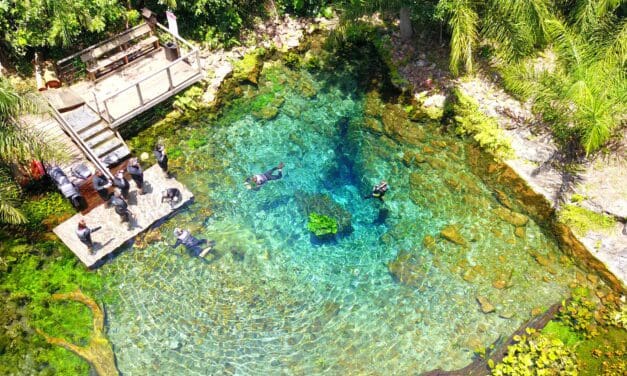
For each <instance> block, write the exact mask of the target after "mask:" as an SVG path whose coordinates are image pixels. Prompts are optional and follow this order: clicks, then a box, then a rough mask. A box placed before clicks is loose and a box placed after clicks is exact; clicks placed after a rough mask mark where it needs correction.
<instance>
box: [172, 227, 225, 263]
mask: <svg viewBox="0 0 627 376" xmlns="http://www.w3.org/2000/svg"><path fill="white" fill-rule="evenodd" d="M174 236H176V242H175V243H174V244H173V245H172V246H171V247H172V248H176V247H178V246H179V245H181V244H182V245H184V246H185V248H186V249H187V251H188V252H189V253H190V254H191V255H192V256H198V257H205V256H206V255H207V253H209V252H210V251H211V250H212V249H213V246H214V245H215V244H216V243H215V241H213V240H212V241H207V239H197V238H195V237H194V236H193V235H192V234H191V233H190V232H189V231H188V230H181V229H180V228H178V227H177V228H175V229H174ZM205 244H207V247H205V248H204V249H203V248H201V246H202V245H205Z"/></svg>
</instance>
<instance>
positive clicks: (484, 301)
mask: <svg viewBox="0 0 627 376" xmlns="http://www.w3.org/2000/svg"><path fill="white" fill-rule="evenodd" d="M477 302H479V306H480V307H481V312H483V313H491V312H494V311H495V310H496V308H495V307H494V305H493V304H492V303H490V301H489V300H488V298H486V297H484V296H477Z"/></svg>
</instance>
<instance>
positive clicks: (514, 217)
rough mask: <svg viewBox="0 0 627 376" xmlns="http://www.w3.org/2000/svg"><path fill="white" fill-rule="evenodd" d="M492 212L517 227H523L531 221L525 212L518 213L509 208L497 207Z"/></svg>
mask: <svg viewBox="0 0 627 376" xmlns="http://www.w3.org/2000/svg"><path fill="white" fill-rule="evenodd" d="M492 212H493V213H494V214H496V216H497V217H499V218H501V219H502V220H503V221H505V222H507V223H510V224H512V225H514V226H516V227H522V226H525V225H526V224H527V222H529V217H527V216H526V215H524V214H520V213H516V212H514V211H511V210H509V209H507V208H496V209H493V210H492Z"/></svg>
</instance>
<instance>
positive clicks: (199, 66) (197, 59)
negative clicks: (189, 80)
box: [196, 50, 202, 74]
mask: <svg viewBox="0 0 627 376" xmlns="http://www.w3.org/2000/svg"><path fill="white" fill-rule="evenodd" d="M196 63H197V64H198V74H202V66H201V65H200V51H199V50H196Z"/></svg>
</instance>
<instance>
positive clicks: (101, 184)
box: [91, 170, 111, 201]
mask: <svg viewBox="0 0 627 376" xmlns="http://www.w3.org/2000/svg"><path fill="white" fill-rule="evenodd" d="M91 183H92V185H93V186H94V190H95V191H96V192H98V196H100V198H101V199H103V200H104V201H108V200H109V198H111V193H109V187H110V186H111V182H110V181H109V178H107V177H106V176H105V174H103V173H102V171H100V170H98V171H96V175H95V176H94V177H93V179H92V181H91Z"/></svg>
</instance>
